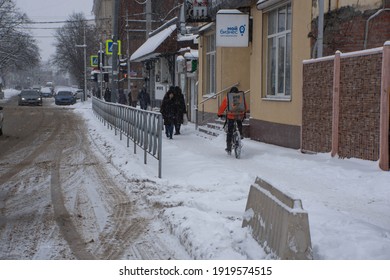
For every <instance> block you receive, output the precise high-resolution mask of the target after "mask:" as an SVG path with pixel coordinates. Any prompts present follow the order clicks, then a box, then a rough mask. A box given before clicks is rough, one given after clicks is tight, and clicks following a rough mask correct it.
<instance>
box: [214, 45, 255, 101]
mask: <svg viewBox="0 0 390 280" xmlns="http://www.w3.org/2000/svg"><path fill="white" fill-rule="evenodd" d="M236 83H239V85H238V88H239V89H240V90H242V91H247V90H248V89H250V48H249V47H247V48H244V47H240V48H221V47H220V48H217V92H219V91H221V90H223V89H226V88H229V89H230V87H231V86H232V85H233V84H236ZM248 98H249V97H248ZM248 102H249V101H248Z"/></svg>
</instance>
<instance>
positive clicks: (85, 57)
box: [76, 26, 87, 102]
mask: <svg viewBox="0 0 390 280" xmlns="http://www.w3.org/2000/svg"><path fill="white" fill-rule="evenodd" d="M76 48H83V49H84V90H83V97H82V98H81V100H82V101H83V102H84V101H85V100H86V99H87V98H86V96H87V45H86V43H85V26H84V44H83V45H76Z"/></svg>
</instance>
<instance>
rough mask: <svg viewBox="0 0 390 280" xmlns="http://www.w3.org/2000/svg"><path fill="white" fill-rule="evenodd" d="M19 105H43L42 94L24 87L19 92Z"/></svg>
mask: <svg viewBox="0 0 390 280" xmlns="http://www.w3.org/2000/svg"><path fill="white" fill-rule="evenodd" d="M18 104H19V106H21V105H39V106H42V95H41V93H40V92H39V91H37V90H34V89H24V90H22V91H21V92H20V93H19V102H18Z"/></svg>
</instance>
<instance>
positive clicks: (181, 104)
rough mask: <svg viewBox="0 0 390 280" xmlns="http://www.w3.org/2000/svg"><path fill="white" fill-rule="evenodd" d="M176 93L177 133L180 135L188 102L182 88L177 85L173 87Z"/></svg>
mask: <svg viewBox="0 0 390 280" xmlns="http://www.w3.org/2000/svg"><path fill="white" fill-rule="evenodd" d="M173 91H174V93H175V97H174V98H175V106H176V118H175V123H174V125H175V135H179V134H180V127H181V125H182V123H183V119H184V114H185V113H187V112H186V104H185V101H184V95H183V93H182V91H181V88H180V87H178V86H176V87H174V89H173Z"/></svg>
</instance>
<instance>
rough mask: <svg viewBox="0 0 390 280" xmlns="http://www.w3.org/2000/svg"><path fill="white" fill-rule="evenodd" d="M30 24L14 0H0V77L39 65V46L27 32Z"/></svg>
mask: <svg viewBox="0 0 390 280" xmlns="http://www.w3.org/2000/svg"><path fill="white" fill-rule="evenodd" d="M28 23H29V19H28V17H27V16H26V14H23V13H21V12H20V11H19V10H18V9H17V8H16V5H15V3H14V2H13V0H0V41H1V44H0V75H1V74H2V73H5V72H7V71H10V70H17V69H23V68H25V67H34V66H36V65H38V64H39V61H40V56H39V48H38V45H37V43H36V41H35V39H34V38H33V37H32V36H31V35H30V34H29V33H27V32H26V31H25V30H26V28H25V27H26V24H28Z"/></svg>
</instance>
